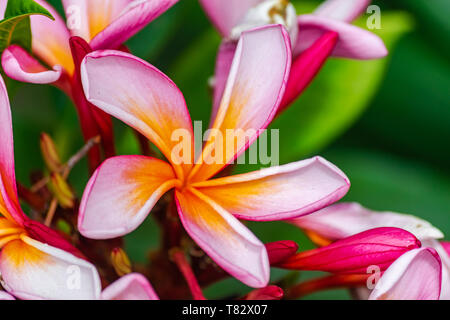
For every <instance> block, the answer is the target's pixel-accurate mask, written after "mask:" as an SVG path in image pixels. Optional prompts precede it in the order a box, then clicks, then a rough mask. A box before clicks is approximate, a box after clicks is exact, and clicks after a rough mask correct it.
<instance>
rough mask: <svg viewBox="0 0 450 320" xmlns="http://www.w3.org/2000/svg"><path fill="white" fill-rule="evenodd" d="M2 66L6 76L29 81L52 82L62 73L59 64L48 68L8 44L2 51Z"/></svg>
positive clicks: (17, 47)
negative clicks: (51, 68) (50, 68)
mask: <svg viewBox="0 0 450 320" xmlns="http://www.w3.org/2000/svg"><path fill="white" fill-rule="evenodd" d="M2 67H3V70H4V71H5V73H6V75H7V76H8V77H10V78H12V79H14V80H17V81H22V82H29V83H39V84H46V83H54V82H56V81H58V79H59V78H60V77H61V74H62V68H61V66H59V65H56V66H54V67H53V70H48V69H47V68H45V67H43V66H42V65H41V64H40V63H39V62H38V61H37V60H36V59H34V58H33V57H32V56H31V55H30V54H29V53H28V52H27V51H25V50H24V49H22V48H21V47H19V46H17V45H12V46H9V47H8V48H7V49H6V50H5V51H4V52H3V55H2Z"/></svg>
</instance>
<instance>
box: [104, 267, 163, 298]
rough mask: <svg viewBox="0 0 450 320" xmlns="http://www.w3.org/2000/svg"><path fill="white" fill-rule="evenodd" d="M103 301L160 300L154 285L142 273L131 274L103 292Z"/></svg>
mask: <svg viewBox="0 0 450 320" xmlns="http://www.w3.org/2000/svg"><path fill="white" fill-rule="evenodd" d="M101 298H102V299H103V300H159V298H158V295H157V294H156V293H155V290H153V287H152V285H151V284H150V283H149V282H148V280H147V278H145V277H144V276H143V275H142V274H140V273H130V274H127V275H125V276H123V277H122V278H120V279H119V280H117V281H115V282H113V283H112V284H110V285H109V286H108V287H107V288H105V289H104V290H103V291H102V294H101Z"/></svg>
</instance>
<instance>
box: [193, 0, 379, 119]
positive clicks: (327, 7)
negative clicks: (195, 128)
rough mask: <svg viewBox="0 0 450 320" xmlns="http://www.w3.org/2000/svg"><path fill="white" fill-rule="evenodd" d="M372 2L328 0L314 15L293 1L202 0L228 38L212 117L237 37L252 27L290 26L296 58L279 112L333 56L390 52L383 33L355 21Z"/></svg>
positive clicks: (221, 56)
mask: <svg viewBox="0 0 450 320" xmlns="http://www.w3.org/2000/svg"><path fill="white" fill-rule="evenodd" d="M370 2H371V1H370V0H327V1H325V2H324V3H323V4H322V5H321V6H320V7H318V8H317V9H316V10H315V11H314V12H313V13H312V14H306V15H300V16H298V17H297V16H296V12H295V8H294V6H293V5H292V4H290V3H289V1H288V0H228V1H222V0H200V3H201V4H202V6H203V8H204V10H205V12H206V13H207V15H208V16H209V18H210V19H211V21H212V22H213V24H214V25H215V26H216V28H217V30H218V31H219V32H220V34H221V35H222V36H223V37H224V41H223V42H222V44H221V46H220V48H219V52H218V56H217V63H216V70H215V78H214V97H213V100H214V104H213V117H214V116H215V114H216V112H217V109H218V107H219V105H220V101H221V98H222V95H223V90H224V88H225V83H226V79H227V77H228V72H229V70H230V66H231V61H232V57H233V52H234V50H235V49H236V44H235V42H236V40H237V39H238V38H239V36H240V34H241V33H242V31H244V30H247V29H249V28H254V27H257V26H262V25H267V24H278V23H281V24H283V25H284V26H285V27H286V28H287V30H288V31H289V34H290V38H291V42H292V47H293V50H292V51H293V52H292V54H293V63H292V68H291V71H290V76H289V80H288V84H287V88H286V92H285V94H284V96H283V100H282V102H281V105H280V108H279V111H278V112H281V111H282V110H284V109H285V108H286V107H287V106H289V105H290V104H291V103H292V102H293V101H294V100H295V99H296V98H297V97H298V96H299V95H300V94H301V93H302V92H303V91H304V90H305V89H306V87H307V86H308V85H309V84H310V83H311V81H312V80H313V78H314V77H315V76H316V74H317V73H318V72H319V70H320V69H321V68H322V66H323V64H324V63H325V61H326V60H327V59H328V57H330V56H333V57H343V58H349V59H362V60H366V59H378V58H382V57H384V56H386V55H387V50H386V47H385V45H384V43H383V41H382V40H381V39H380V38H379V37H378V36H376V35H375V34H373V33H371V32H369V31H367V30H364V29H361V28H359V27H356V26H354V25H352V24H351V22H352V21H353V20H355V19H356V18H357V17H358V16H359V15H361V14H362V13H363V12H364V11H365V9H366V8H367V6H368V5H369V4H370Z"/></svg>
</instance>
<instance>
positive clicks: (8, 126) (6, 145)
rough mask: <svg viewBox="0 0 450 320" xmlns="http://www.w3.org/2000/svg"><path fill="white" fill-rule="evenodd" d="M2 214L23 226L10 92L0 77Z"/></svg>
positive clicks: (0, 194) (0, 196)
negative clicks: (15, 162) (18, 191)
mask: <svg viewBox="0 0 450 320" xmlns="http://www.w3.org/2000/svg"><path fill="white" fill-rule="evenodd" d="M0 123H1V125H0V145H1V148H0V213H1V214H2V215H3V216H4V217H7V218H8V219H10V220H14V221H15V222H16V223H18V224H22V223H23V220H24V219H25V218H24V216H25V215H24V213H23V212H22V209H21V208H20V204H19V197H18V195H17V186H16V173H15V168H14V140H13V130H12V119H11V108H10V105H9V98H8V92H7V90H6V87H5V83H4V81H3V78H2V77H1V76H0Z"/></svg>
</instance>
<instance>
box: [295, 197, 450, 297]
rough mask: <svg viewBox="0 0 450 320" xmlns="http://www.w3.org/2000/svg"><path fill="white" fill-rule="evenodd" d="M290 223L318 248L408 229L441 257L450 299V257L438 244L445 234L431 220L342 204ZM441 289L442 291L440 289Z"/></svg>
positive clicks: (444, 289) (444, 293) (445, 292)
mask: <svg viewBox="0 0 450 320" xmlns="http://www.w3.org/2000/svg"><path fill="white" fill-rule="evenodd" d="M290 222H291V223H293V224H294V225H296V226H298V227H300V228H302V229H303V230H305V231H306V233H307V234H308V235H309V236H310V237H311V239H312V240H313V241H314V242H316V243H317V244H319V245H326V244H328V243H330V242H332V241H336V240H339V239H343V238H346V237H349V236H352V235H354V234H356V233H359V232H362V231H365V230H369V229H372V228H377V227H382V226H385V227H397V228H401V229H404V230H408V231H409V232H411V233H412V234H414V235H415V236H416V237H417V238H418V239H419V240H421V242H422V247H423V248H429V249H431V250H432V251H433V252H437V254H438V255H439V256H440V261H442V270H441V269H440V271H439V272H441V273H442V284H441V287H442V293H441V299H450V257H449V255H448V253H447V252H446V251H445V249H444V247H443V246H442V245H441V244H440V243H439V242H438V241H437V239H441V238H443V237H444V235H443V234H442V232H441V231H440V230H439V229H437V228H435V227H434V226H432V225H431V224H430V223H429V222H428V221H425V220H422V219H420V218H417V217H415V216H412V215H407V214H400V213H394V212H376V211H371V210H369V209H367V208H364V207H363V206H361V205H360V204H358V203H339V204H335V205H332V206H329V207H328V208H325V209H322V210H319V211H317V212H315V213H314V214H312V215H309V216H307V217H301V218H298V219H294V220H291V221H290ZM428 256H429V254H428ZM406 259H407V258H405V260H404V261H406ZM408 261H409V260H408ZM408 263H409V262H408ZM399 270H403V269H399ZM434 276H436V275H435V274H430V277H434ZM383 277H384V276H383ZM383 277H382V278H383ZM425 278H426V277H425ZM439 290H440V291H441V289H439ZM364 295H366V293H364Z"/></svg>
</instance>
